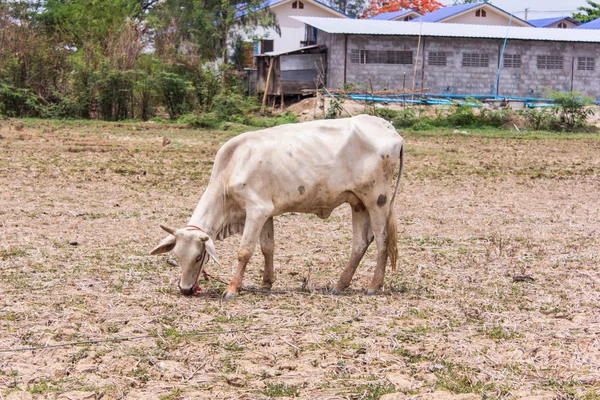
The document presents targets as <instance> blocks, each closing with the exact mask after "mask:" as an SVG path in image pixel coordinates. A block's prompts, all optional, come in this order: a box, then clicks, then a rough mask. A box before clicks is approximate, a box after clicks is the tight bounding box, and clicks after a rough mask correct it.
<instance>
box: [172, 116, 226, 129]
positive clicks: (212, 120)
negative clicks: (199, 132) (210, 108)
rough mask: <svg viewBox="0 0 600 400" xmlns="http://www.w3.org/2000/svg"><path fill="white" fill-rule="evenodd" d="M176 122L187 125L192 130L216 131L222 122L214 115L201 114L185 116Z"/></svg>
mask: <svg viewBox="0 0 600 400" xmlns="http://www.w3.org/2000/svg"><path fill="white" fill-rule="evenodd" d="M177 122H180V123H182V124H188V125H190V126H191V127H193V128H205V129H216V128H218V127H219V126H220V125H221V122H222V120H221V119H219V117H217V115H216V114H215V113H202V114H186V115H184V116H182V117H181V118H179V119H178V120H177Z"/></svg>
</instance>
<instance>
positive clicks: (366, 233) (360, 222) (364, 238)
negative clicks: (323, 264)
mask: <svg viewBox="0 0 600 400" xmlns="http://www.w3.org/2000/svg"><path fill="white" fill-rule="evenodd" d="M372 241H373V231H372V230H371V219H370V217H369V213H368V212H367V210H366V208H365V206H364V205H363V204H362V203H358V204H356V205H354V206H352V253H351V254H350V261H349V262H348V265H347V266H346V268H345V269H344V271H343V272H342V275H340V279H339V281H338V283H337V285H335V288H334V289H332V290H331V291H330V293H331V294H340V293H341V291H342V290H344V289H346V288H347V287H348V286H350V281H351V280H352V277H353V276H354V273H355V272H356V268H357V267H358V264H359V263H360V261H361V260H362V258H363V256H364V255H365V252H366V251H367V249H368V248H369V245H370V244H371V242H372Z"/></svg>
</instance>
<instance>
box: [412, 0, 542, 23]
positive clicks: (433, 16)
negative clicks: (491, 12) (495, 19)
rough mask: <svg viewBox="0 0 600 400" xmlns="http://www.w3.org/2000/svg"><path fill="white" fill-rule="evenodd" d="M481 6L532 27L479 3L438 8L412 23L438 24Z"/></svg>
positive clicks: (499, 9)
mask: <svg viewBox="0 0 600 400" xmlns="http://www.w3.org/2000/svg"><path fill="white" fill-rule="evenodd" d="M483 5H487V6H489V7H492V8H495V9H496V10H498V11H500V12H501V13H504V14H506V15H512V17H513V19H516V20H519V21H521V22H524V23H526V24H527V25H530V26H533V25H531V24H530V23H529V21H525V20H523V19H521V18H519V17H517V16H516V15H513V14H511V13H509V12H508V11H504V10H503V9H501V8H500V7H496V6H495V5H493V4H491V3H488V2H481V3H466V4H459V5H456V6H449V7H444V8H440V9H437V10H435V11H432V12H430V13H427V14H425V15H423V16H422V17H419V18H415V19H413V21H415V22H420V21H423V22H440V21H443V20H445V19H447V18H450V17H453V16H455V15H458V14H460V13H463V12H465V11H468V10H471V9H474V8H477V7H481V6H483Z"/></svg>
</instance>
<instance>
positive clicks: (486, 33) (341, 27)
mask: <svg viewBox="0 0 600 400" xmlns="http://www.w3.org/2000/svg"><path fill="white" fill-rule="evenodd" d="M292 18H295V19H296V20H298V21H300V22H304V23H305V24H307V25H310V26H314V27H315V28H317V29H320V30H322V31H324V32H327V33H337V34H349V35H391V36H419V34H420V35H422V36H437V37H465V38H489V39H504V38H505V37H508V39H512V40H515V39H517V40H546V41H556V42H592V43H600V35H598V33H597V32H593V31H589V32H586V31H582V30H580V29H554V28H534V27H520V26H513V27H510V28H508V29H507V27H506V26H501V25H471V24H449V23H435V22H412V21H411V22H405V21H377V20H370V19H359V20H355V19H337V18H320V17H292ZM580 28H581V27H580ZM507 31H508V35H507Z"/></svg>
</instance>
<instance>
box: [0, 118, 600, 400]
mask: <svg viewBox="0 0 600 400" xmlns="http://www.w3.org/2000/svg"><path fill="white" fill-rule="evenodd" d="M0 124H1V127H0V283H1V284H0V398H2V399H29V398H50V399H53V398H61V399H100V398H102V399H116V398H128V399H142V398H144V399H163V400H166V399H184V398H211V399H221V398H228V399H229V398H231V399H234V398H235V399H267V398H284V397H288V398H290V397H298V398H306V399H378V398H382V399H388V400H389V399H455V400H456V399H463V400H464V399H530V400H531V399H539V400H541V399H596V398H600V390H599V389H598V387H599V385H600V314H599V312H598V309H599V306H600V273H599V267H600V255H599V253H598V249H599V244H600V239H599V229H600V228H599V227H600V224H599V222H600V200H599V193H600V139H599V138H598V137H597V136H588V137H586V136H577V137H568V136H563V137H557V136H553V137H544V138H541V139H534V138H532V137H530V136H526V135H525V136H523V137H518V136H514V135H512V136H511V137H510V138H494V137H491V136H485V135H475V134H468V135H465V134H450V135H447V134H446V135H442V134H409V133H403V136H404V137H405V140H406V143H407V163H406V173H405V176H404V179H403V183H402V185H401V186H402V187H401V191H400V193H399V194H398V196H397V199H396V204H395V207H396V212H397V216H398V222H399V248H400V260H399V268H398V272H397V274H396V275H394V276H391V275H390V274H388V276H387V277H386V286H385V291H384V293H383V294H382V295H378V296H365V295H364V294H363V292H362V291H363V289H364V288H365V287H366V286H367V283H368V282H369V280H370V278H371V276H372V273H373V268H374V264H375V252H374V251H373V249H370V250H369V252H368V253H367V255H366V256H365V259H364V260H363V263H362V264H361V266H360V267H359V270H358V272H357V274H356V276H355V278H354V280H353V282H352V286H351V288H350V289H349V290H348V291H346V292H345V293H344V294H343V295H341V296H330V295H327V294H326V288H327V287H330V286H331V285H333V284H334V283H335V281H336V280H337V278H338V276H339V273H340V272H341V269H342V268H343V266H344V263H345V262H346V261H347V260H348V257H349V251H350V239H351V224H350V218H349V216H350V212H349V209H348V208H347V207H341V208H339V209H338V210H336V211H335V212H334V214H333V215H332V216H331V217H330V218H329V219H327V220H325V221H322V220H320V219H318V218H317V217H315V216H307V215H295V214H290V215H284V216H282V217H279V218H277V219H276V225H275V239H276V249H275V263H276V268H277V274H278V275H277V282H276V283H275V285H274V288H273V293H272V294H258V293H254V292H244V293H243V294H242V295H241V296H240V297H239V298H238V299H236V300H234V301H232V302H221V301H220V293H221V292H222V291H223V289H224V285H223V284H221V283H219V282H217V281H210V282H200V283H201V285H202V286H203V288H204V291H203V292H202V294H200V295H197V296H195V297H192V298H188V297H183V296H181V295H180V294H179V293H178V290H177V287H176V283H177V280H178V278H179V271H178V268H177V267H176V266H173V265H172V264H173V262H172V259H171V256H169V255H162V256H150V255H149V254H148V253H149V251H150V250H151V249H152V248H153V247H154V246H155V245H156V244H157V243H158V242H159V241H160V239H162V238H163V237H164V232H162V231H161V230H160V229H159V226H158V225H159V224H161V223H163V224H168V225H171V226H182V225H183V224H184V223H185V222H186V221H187V219H188V218H189V216H190V215H191V212H192V210H193V208H194V207H195V205H196V203H197V201H198V199H199V197H200V195H201V193H202V191H203V189H204V187H205V185H206V183H207V180H208V177H209V174H210V169H211V167H212V160H213V158H214V154H215V152H216V150H217V149H218V147H219V146H220V145H221V144H222V143H223V142H224V141H225V140H227V139H228V138H229V137H231V136H233V135H234V133H232V132H214V131H213V132H210V131H194V130H188V129H186V128H185V127H183V126H177V125H159V124H150V123H147V124H112V123H97V122H96V123H62V122H34V121H25V123H23V122H21V121H2V122H0ZM163 138H167V139H168V141H169V143H168V144H166V145H163V143H165V142H163ZM237 243H239V237H233V238H230V239H227V240H226V241H224V242H218V243H217V244H216V245H217V252H218V253H219V256H220V258H221V263H222V265H223V266H222V267H218V266H216V265H213V264H211V265H210V266H209V268H208V269H209V272H210V273H211V274H213V275H215V276H220V277H222V279H229V277H230V276H231V267H232V266H233V265H234V262H235V248H236V244H237ZM257 253H258V254H259V253H260V252H257ZM261 267H262V262H261V259H260V257H259V256H258V255H255V257H254V258H253V259H252V261H251V265H250V266H249V268H248V272H247V274H246V279H245V285H246V286H248V287H252V286H257V285H258V284H259V282H260V276H261ZM52 346H62V347H52ZM32 347H33V348H40V347H46V348H43V349H38V350H35V351H33V350H28V348H32Z"/></svg>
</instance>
